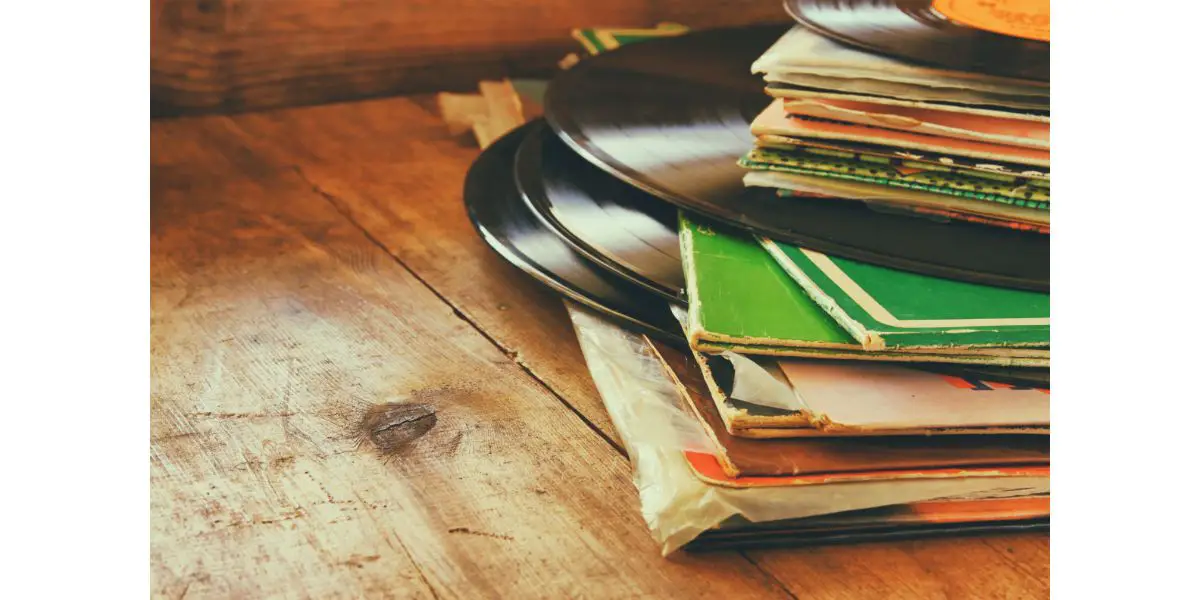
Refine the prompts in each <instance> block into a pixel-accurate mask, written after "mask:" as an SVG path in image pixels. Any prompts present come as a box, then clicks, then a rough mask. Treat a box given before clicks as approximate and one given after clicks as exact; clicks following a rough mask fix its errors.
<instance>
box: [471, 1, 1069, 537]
mask: <svg viewBox="0 0 1200 600" xmlns="http://www.w3.org/2000/svg"><path fill="white" fill-rule="evenodd" d="M784 4H785V5H784V7H783V8H782V9H781V11H780V14H781V19H784V20H786V21H787V23H786V24H781V25H763V26H757V27H747V28H739V29H719V30H711V31H703V32H690V31H689V30H688V29H687V28H685V27H683V26H680V25H674V24H666V25H662V26H659V27H658V28H654V29H647V30H632V29H624V30H611V29H609V30H606V29H588V30H579V31H577V32H575V37H576V39H577V40H579V41H580V42H581V43H582V45H583V46H584V49H585V50H586V53H585V54H586V55H587V56H585V57H584V58H582V59H576V58H572V59H570V60H565V61H564V62H563V64H562V66H563V67H564V68H563V70H562V71H561V72H560V73H559V74H558V75H557V76H555V77H554V78H553V79H552V80H551V81H550V82H549V84H548V85H547V86H545V94H544V97H541V98H537V99H536V100H533V101H532V102H535V103H537V104H539V105H540V106H539V108H538V110H537V111H533V112H535V113H541V114H544V119H536V120H533V121H530V122H528V123H526V124H524V125H521V126H519V127H517V128H516V129H514V130H512V131H511V132H509V133H507V134H506V135H503V136H502V137H500V138H499V139H496V140H495V141H494V142H492V143H491V144H490V145H488V147H487V148H486V150H484V152H483V154H482V155H481V156H480V158H479V159H478V160H477V161H476V163H475V165H474V166H473V167H472V169H471V171H470V172H469V173H468V176H467V180H466V183H465V186H464V198H465V201H466V204H467V210H468V213H469V216H470V218H471V220H472V222H473V223H474V224H475V226H476V228H477V230H478V231H479V233H480V236H481V238H482V239H483V240H484V241H485V242H486V243H487V244H488V245H490V246H491V247H492V248H493V249H494V250H496V252H497V253H498V254H499V255H500V256H502V257H503V258H504V259H505V260H507V261H508V262H509V263H511V264H512V265H513V266H515V267H516V268H517V269H519V270H521V271H523V272H525V273H526V274H527V275H529V276H532V277H534V278H535V279H537V280H538V281H540V282H542V283H543V284H545V285H547V286H549V287H550V288H552V289H554V290H556V291H557V292H559V293H560V294H562V295H563V296H564V297H566V298H567V299H568V302H567V307H568V312H569V313H570V316H571V319H572V321H573V323H574V325H575V328H576V333H577V334H578V337H579V341H580V344H581V346H582V348H583V351H584V356H585V358H586V360H587V363H588V367H589V369H590V371H591V373H592V375H593V378H594V379H595V381H596V385H597V388H598V390H599V391H600V394H601V396H602V398H603V400H604V403H605V406H606V408H607V409H608V412H609V414H610V416H611V417H612V420H613V423H614V425H615V427H616V429H617V431H618V432H619V433H620V435H621V439H622V441H623V443H624V445H625V447H626V449H627V451H628V452H629V455H630V458H631V461H632V463H633V466H634V478H635V480H636V482H637V485H638V488H639V490H640V493H641V497H642V502H643V515H644V516H645V518H646V521H647V524H648V527H649V529H650V532H651V534H652V535H653V536H654V537H655V539H656V541H657V542H658V543H659V544H660V545H661V547H662V549H663V551H664V553H668V552H672V551H674V550H677V549H680V548H686V549H689V550H704V549H721V548H731V547H741V546H763V545H790V544H812V543H832V542H847V541H855V540H863V539H889V538H896V537H912V536H926V535H950V534H983V533H988V532H996V531H1012V530H1027V529H1046V528H1048V527H1049V515H1050V503H1049V490H1050V452H1049V450H1050V440H1049V434H1050V371H1049V363H1050V322H1049V315H1050V313H1049V309H1050V298H1049V226H1050V221H1049V203H1050V183H1049V181H1050V170H1049V93H1050V92H1049V81H1048V80H1049V16H1048V15H1049V4H1048V2H1042V3H1039V2H1033V3H1022V4H1021V10H1023V11H1025V13H1022V14H1020V15H1017V16H1014V13H1013V12H1012V9H1011V7H1010V8H1009V9H1005V10H1000V9H997V8H996V7H995V5H996V3H986V2H961V1H959V2H942V1H939V0H930V1H919V2H898V1H896V2H881V1H879V0H862V1H853V0H852V1H846V0H842V1H838V2H832V1H830V0H788V1H787V2H785V3H784ZM989 7H990V8H989ZM539 93H540V92H539Z"/></svg>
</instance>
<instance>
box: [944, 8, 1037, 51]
mask: <svg viewBox="0 0 1200 600" xmlns="http://www.w3.org/2000/svg"><path fill="white" fill-rule="evenodd" d="M933 10H935V11H937V12H938V13H939V14H941V15H942V16H943V17H945V18H947V19H949V20H951V21H954V22H956V23H958V24H960V25H966V26H967V27H974V28H976V29H982V30H984V31H990V32H992V33H999V34H1001V35H1011V36H1013V37H1019V38H1025V39H1027V40H1036V41H1039V42H1049V41H1050V2H1049V1H1048V0H933Z"/></svg>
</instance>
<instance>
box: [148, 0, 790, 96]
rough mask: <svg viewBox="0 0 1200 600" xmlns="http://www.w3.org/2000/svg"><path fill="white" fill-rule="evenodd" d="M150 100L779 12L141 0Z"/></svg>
mask: <svg viewBox="0 0 1200 600" xmlns="http://www.w3.org/2000/svg"><path fill="white" fill-rule="evenodd" d="M151 8H152V10H151V14H152V15H153V16H155V17H156V18H155V19H154V21H152V24H151V55H150V74H151V77H150V78H151V112H152V114H154V115H156V116H170V115H180V114H197V113H211V112H238V111H244V110H254V109H263V108H270V107H279V106H295V105H303V104H318V103H325V102H334V101H342V100H349V99H355V98H366V97H375V96H384V95H392V94H397V93H402V92H413V91H443V90H444V91H456V90H466V89H471V88H474V86H475V83H476V82H478V81H480V80H482V79H498V78H501V77H505V76H524V75H530V74H537V73H548V72H550V71H552V70H553V69H554V68H555V67H556V63H557V61H559V60H560V59H562V58H563V56H564V55H565V54H566V53H567V52H570V51H575V50H577V46H576V44H575V43H574V42H573V41H572V40H571V39H570V31H571V29H572V28H574V27H592V26H606V27H626V26H637V27H644V26H651V25H654V24H656V23H658V22H661V21H676V22H680V23H683V24H686V25H690V26H692V27H695V28H707V27H714V26H726V25H730V26H732V25H742V24H749V23H759V22H770V21H775V22H785V21H787V20H788V17H787V15H786V14H785V13H784V12H783V10H782V8H781V7H780V5H779V4H778V3H777V2H762V1H760V0H728V1H723V2H696V1H695V0H658V1H649V0H610V1H606V2H575V1H573V0H519V1H513V2H502V3H497V2H480V1H478V0H418V1H414V2H395V1H394V0H355V1H354V2H344V1H342V0H152V1H151Z"/></svg>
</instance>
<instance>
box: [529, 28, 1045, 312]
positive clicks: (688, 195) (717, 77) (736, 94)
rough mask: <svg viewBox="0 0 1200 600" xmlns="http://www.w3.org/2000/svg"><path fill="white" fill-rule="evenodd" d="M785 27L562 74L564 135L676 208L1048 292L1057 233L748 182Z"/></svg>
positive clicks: (622, 51)
mask: <svg viewBox="0 0 1200 600" xmlns="http://www.w3.org/2000/svg"><path fill="white" fill-rule="evenodd" d="M785 31H786V27H781V26H759V27H748V28H740V29H723V30H713V31H706V32H700V33H694V34H689V35H683V36H677V37H670V38H662V39H656V40H647V41H643V42H638V43H636V44H631V45H628V46H623V47H621V48H618V49H616V50H612V51H609V52H605V53H602V54H599V55H597V56H594V57H591V58H588V59H586V60H584V61H582V62H580V63H579V64H577V65H575V66H574V67H572V68H570V69H568V70H566V71H563V72H562V73H560V74H559V75H558V76H557V77H555V79H554V80H553V81H552V82H551V84H550V86H549V89H548V90H547V93H546V99H545V104H544V108H545V113H546V119H547V121H548V122H549V123H550V125H551V126H552V127H553V128H554V130H555V132H556V133H557V134H558V135H559V137H560V138H561V139H562V140H563V141H565V142H566V143H567V144H568V145H569V146H571V147H572V148H574V149H575V150H576V151H578V152H579V153H580V155H581V156H583V157H584V158H586V159H587V160H589V161H590V162H592V163H593V164H595V165H597V166H599V167H600V168H602V169H604V170H605V171H607V172H608V173H610V174H612V175H615V176H616V177H618V178H620V179H622V180H624V181H626V182H627V183H630V184H632V185H634V186H636V187H638V188H641V189H642V190H645V191H646V192H649V193H651V194H653V195H655V196H657V197H659V198H661V199H663V200H666V201H667V202H670V203H672V204H675V205H678V206H681V207H683V208H686V209H690V210H693V211H696V212H698V213H701V214H703V215H706V216H708V217H711V218H714V219H717V220H720V221H724V222H726V223H729V224H732V225H734V226H736V227H739V228H742V229H747V230H750V231H753V232H755V233H758V234H761V235H764V236H766V237H770V238H774V239H777V240H780V241H784V242H789V243H792V244H796V245H799V246H803V247H806V248H811V249H813V250H817V251H820V252H824V253H827V254H831V255H835V256H842V257H845V258H850V259H853V260H859V261H863V262H867V263H873V264H879V265H884V266H888V267H892V268H897V269H904V270H909V271H914V272H918V273H924V274H927V275H933V276H937V277H945V278H950V279H960V280H965V281H972V282H976V283H982V284H988V285H997V286H1005V287H1016V288H1022V289H1032V290H1048V289H1049V287H1050V240H1049V236H1046V235H1042V234H1037V233H1029V232H1019V231H1013V230H1010V229H1005V228H1001V227H989V226H986V225H978V224H973V223H963V222H950V223H944V222H936V221H932V220H926V219H923V218H919V217H913V216H908V215H901V214H892V213H883V212H878V211H876V210H873V209H871V208H870V207H868V206H867V205H866V204H864V203H862V202H856V201H847V200H817V199H797V198H781V197H779V196H778V195H777V194H776V193H774V192H773V191H772V190H769V189H766V188H747V187H745V186H744V185H743V184H742V178H743V176H744V175H745V173H746V171H745V170H744V169H742V168H741V167H739V166H738V165H737V159H738V158H739V157H740V156H742V155H743V154H745V153H746V152H747V151H749V150H750V149H751V148H752V147H753V146H754V136H753V135H751V133H750V121H751V120H753V118H754V117H755V116H757V115H758V113H759V112H761V111H762V110H763V109H764V108H765V107H766V106H767V104H768V103H769V101H770V98H769V97H768V96H767V95H766V94H765V93H764V91H763V82H762V80H761V79H759V78H758V77H755V76H754V75H753V74H751V73H750V64H751V63H752V62H753V61H754V60H755V59H756V58H758V57H759V56H760V55H761V54H762V53H763V52H764V51H765V50H766V49H767V47H769V46H770V45H771V44H773V43H774V42H775V41H776V40H778V39H779V37H780V36H781V35H783V33H784V32H785Z"/></svg>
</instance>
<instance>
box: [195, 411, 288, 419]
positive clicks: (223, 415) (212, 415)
mask: <svg viewBox="0 0 1200 600" xmlns="http://www.w3.org/2000/svg"><path fill="white" fill-rule="evenodd" d="M297 414H299V413H294V412H282V413H258V412H249V413H235V412H194V413H188V415H187V416H189V417H196V418H198V419H277V418H280V417H285V418H286V417H294V416H296V415H297Z"/></svg>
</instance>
